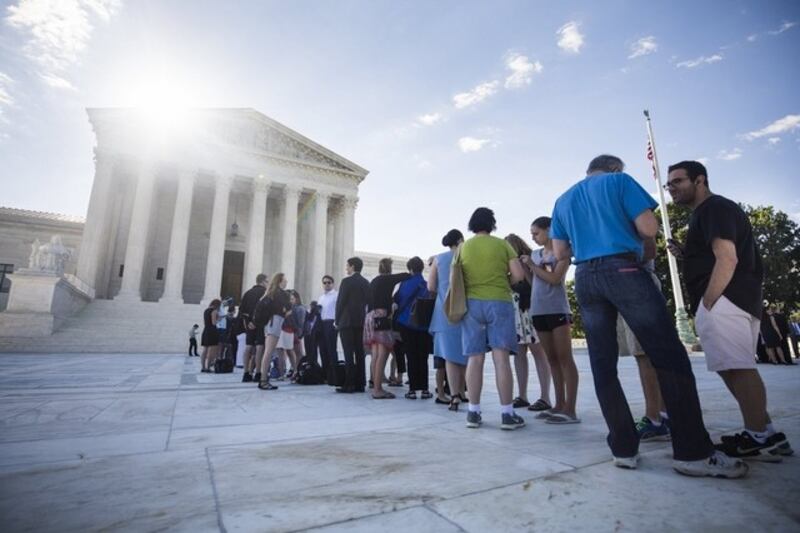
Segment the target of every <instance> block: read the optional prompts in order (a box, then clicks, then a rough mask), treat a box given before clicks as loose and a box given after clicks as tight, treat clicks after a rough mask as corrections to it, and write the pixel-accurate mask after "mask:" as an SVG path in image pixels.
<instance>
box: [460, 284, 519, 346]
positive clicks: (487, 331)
mask: <svg viewBox="0 0 800 533" xmlns="http://www.w3.org/2000/svg"><path fill="white" fill-rule="evenodd" d="M461 345H462V348H463V350H464V353H465V354H467V355H475V354H484V353H486V351H487V350H486V346H487V345H488V346H489V348H494V349H499V350H507V351H511V350H514V349H516V347H517V330H516V326H515V324H514V305H513V304H512V303H511V302H504V301H500V300H475V299H473V298H470V299H468V300H467V314H466V315H464V319H463V320H462V321H461Z"/></svg>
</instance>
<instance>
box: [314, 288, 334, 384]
mask: <svg viewBox="0 0 800 533" xmlns="http://www.w3.org/2000/svg"><path fill="white" fill-rule="evenodd" d="M322 289H323V291H324V292H323V293H322V295H321V296H320V297H319V298H317V303H318V304H319V306H320V307H321V308H322V310H321V311H320V320H322V338H321V339H320V343H319V354H320V359H322V371H323V372H324V374H325V379H326V381H327V382H328V385H331V386H333V385H336V376H334V375H333V372H334V369H335V367H336V361H338V360H339V354H338V353H337V351H336V327H335V325H334V319H335V318H336V300H337V299H338V298H339V292H338V291H337V290H336V288H335V287H334V285H333V277H332V276H330V275H328V274H326V275H324V276H322Z"/></svg>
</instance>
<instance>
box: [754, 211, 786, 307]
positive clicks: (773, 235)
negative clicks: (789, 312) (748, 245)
mask: <svg viewBox="0 0 800 533" xmlns="http://www.w3.org/2000/svg"><path fill="white" fill-rule="evenodd" d="M742 208H743V209H744V210H745V212H746V213H747V216H748V217H749V218H750V224H752V225H753V235H754V237H755V239H756V242H757V243H758V248H759V252H761V258H762V259H763V261H764V299H765V300H768V301H770V302H784V303H785V304H786V307H787V309H797V308H798V304H800V227H799V226H798V225H797V223H796V222H795V221H793V220H792V219H791V218H789V216H788V215H787V214H786V213H784V212H783V211H777V210H775V208H774V207H772V206H768V207H767V206H757V207H752V206H749V205H742Z"/></svg>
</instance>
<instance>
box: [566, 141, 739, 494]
mask: <svg viewBox="0 0 800 533" xmlns="http://www.w3.org/2000/svg"><path fill="white" fill-rule="evenodd" d="M624 168H625V164H624V163H623V162H622V160H621V159H619V158H618V157H615V156H612V155H601V156H598V157H596V158H594V159H593V160H592V162H591V163H589V168H588V169H587V171H586V174H587V176H586V178H585V179H583V180H582V181H580V182H579V183H577V184H575V185H573V186H572V187H571V188H570V189H569V190H568V191H567V192H565V193H564V194H563V195H561V197H560V198H559V199H558V200H557V201H556V205H555V208H554V209H553V217H552V223H551V227H550V236H551V237H552V238H553V251H554V252H555V255H556V257H557V258H558V259H568V258H570V257H573V256H574V258H575V263H576V264H577V268H576V270H575V294H576V296H577V298H578V305H579V306H580V313H581V318H582V319H583V324H584V328H585V329H586V340H587V343H588V346H589V359H590V361H591V365H592V375H593V377H594V387H595V393H596V394H597V399H598V401H599V402H600V409H601V410H602V412H603V417H604V418H605V420H606V424H607V425H608V429H609V434H608V439H607V440H608V444H609V447H610V448H611V452H612V453H613V455H614V464H615V465H616V466H619V467H622V468H636V465H637V463H638V461H639V453H638V451H639V436H638V434H637V432H636V426H635V424H634V421H633V416H632V415H631V410H630V407H629V406H628V402H627V400H626V399H625V393H624V392H623V390H622V386H621V384H620V382H619V378H618V377H617V359H618V356H619V354H618V345H617V336H616V323H617V314H618V313H619V314H621V315H622V317H623V318H624V319H625V321H626V322H627V323H628V326H629V327H630V328H631V330H632V331H633V333H634V335H635V336H636V338H637V339H639V342H640V343H641V345H642V347H643V348H644V351H645V352H646V353H647V354H648V355H649V356H650V360H651V362H652V364H653V366H654V367H655V369H656V372H657V374H658V382H659V385H660V387H661V393H662V395H663V397H664V403H665V404H666V408H667V413H668V415H669V420H670V422H671V428H672V450H673V458H674V460H673V468H674V469H675V470H677V471H678V472H680V473H682V474H687V475H691V476H714V477H730V478H734V477H742V476H743V475H745V474H746V473H747V465H745V464H744V463H743V462H742V461H740V460H738V459H731V458H730V457H728V456H727V455H725V454H724V453H722V452H719V451H715V450H714V447H713V445H712V443H711V439H710V438H709V436H708V432H707V431H706V429H705V426H704V424H703V416H702V412H701V410H700V401H699V399H698V397H697V386H696V384H695V379H694V374H693V373H692V367H691V364H690V362H689V357H688V355H687V353H686V349H685V348H684V346H683V344H682V343H681V341H680V339H679V338H678V333H677V331H676V330H675V325H674V323H673V322H672V320H671V318H670V316H669V313H668V311H667V306H666V302H665V301H664V297H663V295H662V294H661V292H660V291H659V290H658V288H657V287H656V286H655V284H654V283H653V281H652V279H651V278H650V275H649V274H648V273H647V272H646V271H645V270H644V269H643V268H642V266H641V262H642V260H648V259H652V258H653V257H655V252H656V248H655V237H656V234H657V233H658V220H656V217H655V215H654V214H653V209H654V208H655V207H656V205H657V204H656V202H655V201H654V200H653V198H652V197H651V196H650V195H649V194H647V192H646V191H645V190H644V189H643V188H642V187H641V186H640V185H639V184H638V183H636V181H635V180H634V179H633V178H632V177H631V176H629V175H628V174H625V173H624V172H623V170H624Z"/></svg>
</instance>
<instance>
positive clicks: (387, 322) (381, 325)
mask: <svg viewBox="0 0 800 533" xmlns="http://www.w3.org/2000/svg"><path fill="white" fill-rule="evenodd" d="M372 329H374V330H375V331H388V330H390V329H392V319H391V318H389V317H388V316H375V317H372Z"/></svg>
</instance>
